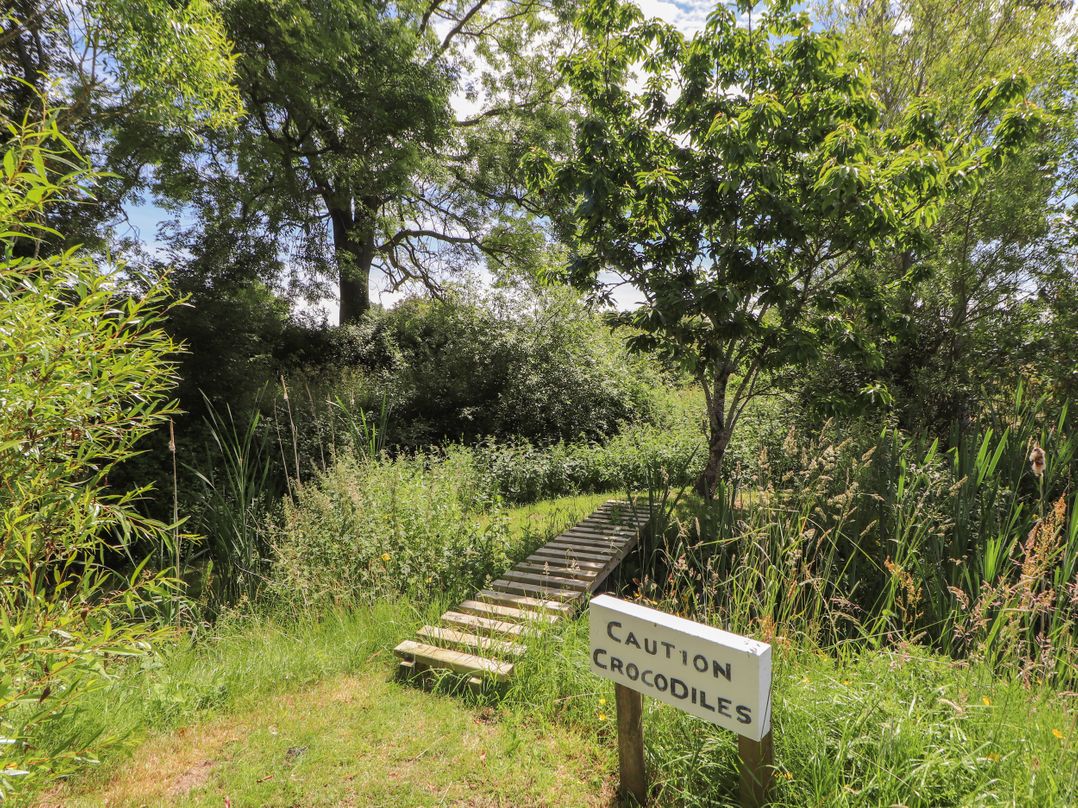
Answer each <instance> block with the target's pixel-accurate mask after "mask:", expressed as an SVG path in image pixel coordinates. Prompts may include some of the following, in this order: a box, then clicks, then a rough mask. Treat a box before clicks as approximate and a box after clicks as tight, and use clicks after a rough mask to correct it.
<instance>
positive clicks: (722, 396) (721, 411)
mask: <svg viewBox="0 0 1078 808" xmlns="http://www.w3.org/2000/svg"><path fill="white" fill-rule="evenodd" d="M729 383H730V371H728V370H726V369H722V370H719V371H717V372H716V374H715V378H714V380H713V381H712V382H711V385H710V386H708V384H707V382H705V383H704V384H705V387H704V393H705V398H706V399H707V423H708V439H707V465H705V466H704V470H703V472H702V473H701V474H700V476H699V477H698V478H697V480H696V486H695V490H696V493H697V494H699V495H700V496H702V497H704V498H705V499H711V498H712V497H713V496H714V495H715V489H716V488H717V487H718V485H719V477H720V476H721V475H722V460H723V457H725V456H726V447H727V446H729V445H730V432H731V429H730V424H729V423H727V420H726V388H727V386H728V385H729Z"/></svg>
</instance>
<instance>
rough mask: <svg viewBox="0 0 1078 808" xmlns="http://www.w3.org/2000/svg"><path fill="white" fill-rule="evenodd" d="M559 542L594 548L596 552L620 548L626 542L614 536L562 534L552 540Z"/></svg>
mask: <svg viewBox="0 0 1078 808" xmlns="http://www.w3.org/2000/svg"><path fill="white" fill-rule="evenodd" d="M554 541H559V542H570V543H572V544H578V545H580V546H581V547H594V548H595V549H597V550H605V549H607V548H609V547H621V545H623V544H627V543H628V541H627V540H626V539H624V538H621V537H616V536H581V535H580V534H579V533H563V534H562V535H560V536H558V538H556V539H554Z"/></svg>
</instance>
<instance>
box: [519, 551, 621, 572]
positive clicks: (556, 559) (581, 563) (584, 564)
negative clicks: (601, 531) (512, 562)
mask: <svg viewBox="0 0 1078 808" xmlns="http://www.w3.org/2000/svg"><path fill="white" fill-rule="evenodd" d="M525 561H527V562H529V563H532V564H546V563H550V564H562V565H566V564H569V565H572V566H576V567H579V568H580V569H581V570H583V571H584V572H587V571H588V570H593V571H594V570H600V569H602V567H603V565H604V564H605V563H606V562H605V561H589V560H588V559H585V558H570V557H569V555H567V554H566V553H565V552H563V551H559V550H544V549H543V548H542V547H540V548H539V549H538V550H536V551H535V552H534V553H532V554H531V555H530V556H528V557H527V558H526V559H525Z"/></svg>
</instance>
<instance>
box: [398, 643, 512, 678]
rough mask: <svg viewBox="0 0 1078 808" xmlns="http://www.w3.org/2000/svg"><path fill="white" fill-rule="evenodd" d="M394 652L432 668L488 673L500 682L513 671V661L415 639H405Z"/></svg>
mask: <svg viewBox="0 0 1078 808" xmlns="http://www.w3.org/2000/svg"><path fill="white" fill-rule="evenodd" d="M393 652H394V653H395V654H396V655H397V656H399V657H401V658H402V659H405V660H408V661H414V662H422V663H423V664H424V665H428V666H430V667H432V668H448V669H449V670H452V671H456V672H457V673H481V674H486V675H488V676H492V677H494V678H495V679H497V680H498V681H500V682H501V681H505V680H506V679H508V678H509V674H510V673H512V671H513V664H512V663H511V662H501V661H499V660H496V659H486V658H485V657H481V656H475V655H474V654H466V653H464V652H463V651H452V650H450V649H448V648H438V647H437V646H435V645H427V644H425V643H421V642H415V641H414V640H405V641H404V642H402V643H401V644H400V645H398V646H397V647H396V648H394V649H393Z"/></svg>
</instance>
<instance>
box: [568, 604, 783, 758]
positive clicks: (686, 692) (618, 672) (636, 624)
mask: <svg viewBox="0 0 1078 808" xmlns="http://www.w3.org/2000/svg"><path fill="white" fill-rule="evenodd" d="M588 617H589V620H590V623H591V670H592V672H593V673H595V674H596V675H598V676H602V677H603V678H605V679H612V680H614V681H615V682H617V683H618V684H622V685H625V686H626V687H629V688H632V689H633V690H637V691H639V692H640V693H642V694H644V695H645V696H651V697H652V698H656V699H658V700H659V701H664V702H666V703H667V704H670V705H673V706H674V707H677V708H678V709H679V710H684V711H685V712H687V713H690V714H692V715H695V716H698V717H700V718H703V719H704V720H706V721H710V722H711V723H713V724H718V725H719V726H720V727H724V728H726V729H729V730H732V731H733V732H736V733H738V734H739V735H744V736H746V737H748V738H751V739H752V740H754V741H759V740H760V739H761V738H763V737H764V736H765V735H766V734H767V732H768V730H770V729H771V646H770V645H768V644H767V643H762V642H757V641H756V640H751V639H749V638H748V637H741V636H739V635H737V634H731V633H730V632H728V631H722V630H721V629H717V628H712V627H711V626H705V625H703V624H702V623H694V622H693V621H692V620H686V619H685V618H683V617H675V616H674V615H671V614H666V613H665V612H660V611H658V610H657V609H649V608H648V607H646V606H638V605H637V604H635V603H627V602H626V601H624V600H618V599H617V598H612V597H610V596H609V595H599V596H598V597H596V598H593V599H592V601H591V607H590V609H589V614H588Z"/></svg>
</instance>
